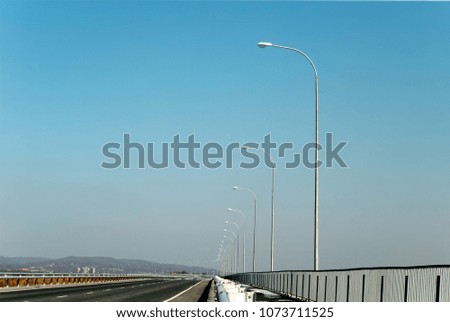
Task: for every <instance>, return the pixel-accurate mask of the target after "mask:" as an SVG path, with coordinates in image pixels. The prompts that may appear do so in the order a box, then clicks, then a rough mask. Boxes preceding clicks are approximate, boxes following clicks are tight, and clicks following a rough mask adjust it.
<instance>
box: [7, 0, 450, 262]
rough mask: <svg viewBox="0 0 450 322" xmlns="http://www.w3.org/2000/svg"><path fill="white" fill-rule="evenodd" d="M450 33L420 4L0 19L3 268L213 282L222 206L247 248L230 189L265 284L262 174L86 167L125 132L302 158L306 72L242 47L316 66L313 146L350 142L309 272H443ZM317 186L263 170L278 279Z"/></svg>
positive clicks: (211, 6) (439, 15) (307, 247)
mask: <svg viewBox="0 0 450 322" xmlns="http://www.w3.org/2000/svg"><path fill="white" fill-rule="evenodd" d="M449 18H450V5H449V4H448V3H424V2H420V3H415V2H414V3H412V2H407V3H393V2H389V3H385V2H368V3H365V2H336V3H335V2H317V3H316V2H281V3H280V2H168V3H165V2H164V3H163V2H145V1H139V2H120V1H114V2H109V1H97V2H79V1H75V2H41V1H33V2H13V1H2V2H0V139H1V142H2V143H1V145H2V148H1V151H0V157H1V165H2V166H1V168H0V180H1V181H0V182H1V183H0V220H1V222H2V226H3V227H8V229H2V232H1V233H0V255H4V256H46V257H63V256H68V255H80V256H113V257H117V258H141V259H148V260H154V261H160V262H174V263H181V264H190V263H195V264H199V263H201V264H204V265H212V264H211V263H210V262H209V261H211V260H213V259H215V257H216V255H217V251H218V247H219V245H220V242H221V240H222V230H223V228H224V226H225V224H224V221H225V220H233V219H234V220H235V221H239V218H238V217H236V218H234V217H232V216H233V215H230V214H229V213H227V212H226V210H225V209H226V208H227V207H233V208H240V209H242V210H243V211H244V212H245V213H246V214H247V216H248V219H247V227H248V230H247V235H248V236H250V233H251V229H250V228H251V224H250V223H251V220H250V219H251V211H252V208H251V205H252V204H251V199H250V198H249V196H248V195H246V194H244V193H242V192H236V191H233V190H232V189H231V187H232V186H234V185H239V186H245V187H249V188H251V189H253V190H254V191H255V192H256V193H257V195H258V203H259V207H258V208H259V212H258V229H257V234H258V243H257V248H258V253H257V255H258V256H257V268H258V270H266V269H268V268H269V266H268V265H269V257H268V254H269V246H270V169H269V168H266V167H264V166H260V167H258V168H257V169H253V170H242V169H239V168H234V169H224V168H220V169H216V170H211V169H205V168H202V169H189V168H188V169H177V168H175V167H173V166H171V167H169V168H168V169H162V170H155V169H150V168H146V169H143V170H142V169H141V170H139V169H136V167H134V168H133V169H128V170H127V169H113V170H106V169H102V168H101V166H100V165H101V163H102V162H103V161H105V158H104V157H103V155H102V153H101V149H102V146H103V145H104V144H105V143H107V142H112V141H116V142H121V140H122V135H123V133H130V135H131V138H132V140H134V141H136V142H140V143H142V144H145V143H146V142H155V143H156V144H160V143H161V142H171V140H172V138H173V137H174V136H175V135H176V134H180V136H181V138H182V139H184V140H186V139H187V137H188V136H189V135H190V134H195V136H196V138H197V140H199V141H200V142H201V143H202V144H205V143H206V142H218V143H220V144H223V145H227V144H228V143H231V142H235V141H236V142H241V143H245V142H249V141H254V142H262V140H263V137H264V136H265V135H266V134H269V133H270V134H271V136H272V139H273V140H274V141H276V142H293V143H294V145H295V146H296V147H300V146H302V145H303V144H305V143H307V142H312V141H313V140H314V77H313V72H312V69H311V66H310V65H309V64H308V62H307V61H306V60H305V59H304V58H303V57H301V56H300V55H296V54H295V53H292V52H288V51H285V50H280V49H274V48H266V49H264V50H262V49H260V48H258V47H257V46H256V44H257V42H258V41H271V42H273V43H277V44H281V45H286V46H292V47H296V48H299V49H301V50H303V51H304V52H306V53H307V54H308V55H309V56H310V57H311V58H312V59H313V61H314V62H315V64H316V67H317V69H318V73H319V82H320V89H319V91H320V94H319V95H320V138H321V140H323V139H324V138H325V133H326V132H332V133H333V135H334V140H335V141H336V142H337V141H348V142H349V143H348V144H347V146H346V147H345V149H344V150H343V151H342V156H343V158H344V159H345V161H346V162H347V164H348V165H349V168H347V169H342V168H339V167H337V166H335V167H333V168H322V169H321V172H320V262H321V268H338V267H339V268H340V267H355V266H379V265H418V264H448V263H449V262H450V253H449V252H448V247H447V245H448V244H449V243H450V236H449V234H448V227H450V213H449V209H450V203H449V198H448V197H449V195H448V193H449V191H450V184H449V179H450V167H449V162H448V160H449V157H450V151H449V146H450V145H449V143H450V142H449V138H450V129H449V127H448V123H449V121H450V112H449V108H448V107H449V103H450V94H449V93H450V91H449V87H450V79H449V75H450V61H449V59H448V57H450V19H449ZM321 156H323V155H322V154H321ZM235 160H236V162H239V161H240V160H241V159H240V157H239V156H235ZM313 178H314V176H313V170H311V169H306V168H304V167H301V168H297V169H293V170H288V169H283V168H281V167H280V168H278V169H277V185H276V231H275V234H276V237H275V239H276V252H275V269H291V268H298V269H310V268H312V241H313V235H312V232H313V184H314V181H313ZM247 245H248V248H247V252H248V254H250V246H251V242H250V238H249V239H248V241H247ZM250 260H251V258H250V257H248V258H247V262H248V263H249V262H250Z"/></svg>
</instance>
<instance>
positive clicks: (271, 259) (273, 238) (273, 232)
mask: <svg viewBox="0 0 450 322" xmlns="http://www.w3.org/2000/svg"><path fill="white" fill-rule="evenodd" d="M241 149H246V150H251V149H253V150H256V151H260V152H263V153H264V154H265V155H267V156H268V157H269V160H270V162H271V163H272V211H271V212H272V236H271V242H270V270H271V271H272V272H273V257H274V253H275V163H274V162H273V160H272V158H271V157H270V154H269V153H267V152H266V151H264V150H262V149H257V148H253V147H250V146H246V145H243V146H242V147H241Z"/></svg>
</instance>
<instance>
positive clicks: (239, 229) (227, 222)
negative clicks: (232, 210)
mask: <svg viewBox="0 0 450 322" xmlns="http://www.w3.org/2000/svg"><path fill="white" fill-rule="evenodd" d="M225 224H227V225H234V226H235V227H236V231H237V234H236V235H237V237H236V240H237V245H236V250H237V252H236V256H237V258H238V262H237V263H238V264H237V265H238V267H239V248H240V247H241V246H240V243H239V235H240V231H241V228H240V227H239V225H238V224H236V223H235V222H233V221H227V220H225ZM224 231H225V232H230V233H233V231H231V230H228V229H225V230H224Z"/></svg>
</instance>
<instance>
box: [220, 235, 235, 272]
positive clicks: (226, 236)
mask: <svg viewBox="0 0 450 322" xmlns="http://www.w3.org/2000/svg"><path fill="white" fill-rule="evenodd" d="M224 232H227V230H226V229H224ZM228 232H231V233H232V234H233V235H234V239H233V237H230V236H228V235H223V237H224V238H228V239H229V240H230V241H231V242H232V244H233V243H234V244H235V243H236V234H235V233H233V232H232V231H228ZM231 247H232V245H231ZM230 255H231V256H230V257H231V263H232V264H231V267H234V268H233V273H237V260H236V258H237V256H236V250H234V256H233V252H231V253H230ZM233 257H234V259H233ZM233 263H234V264H233Z"/></svg>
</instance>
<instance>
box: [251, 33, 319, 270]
mask: <svg viewBox="0 0 450 322" xmlns="http://www.w3.org/2000/svg"><path fill="white" fill-rule="evenodd" d="M258 47H260V48H266V47H275V48H282V49H287V50H292V51H295V52H296V53H299V54H300V55H302V56H303V57H305V58H306V59H307V60H308V62H309V63H310V64H311V66H312V68H313V70H314V76H315V81H316V153H315V160H316V164H315V180H314V270H316V271H317V270H319V76H318V75H317V69H316V66H315V65H314V63H313V61H312V60H311V58H309V57H308V56H307V55H306V54H305V53H304V52H303V51H301V50H298V49H296V48H292V47H286V46H280V45H275V44H272V43H270V42H259V43H258Z"/></svg>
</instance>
